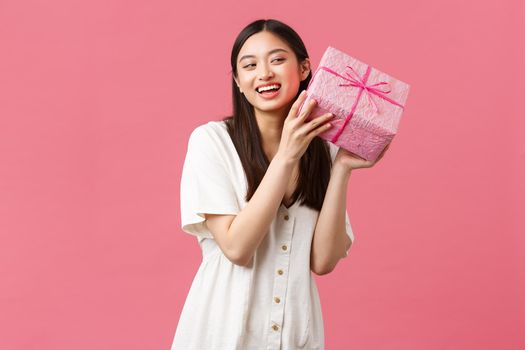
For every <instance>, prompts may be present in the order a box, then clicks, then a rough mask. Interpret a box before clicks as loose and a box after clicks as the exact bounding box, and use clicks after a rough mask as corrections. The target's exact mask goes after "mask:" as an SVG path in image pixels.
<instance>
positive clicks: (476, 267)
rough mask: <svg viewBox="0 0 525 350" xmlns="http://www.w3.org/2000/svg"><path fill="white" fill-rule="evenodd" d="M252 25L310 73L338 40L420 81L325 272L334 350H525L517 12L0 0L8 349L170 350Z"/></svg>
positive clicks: (499, 8) (2, 297)
mask: <svg viewBox="0 0 525 350" xmlns="http://www.w3.org/2000/svg"><path fill="white" fill-rule="evenodd" d="M258 18H276V19H280V20H282V21H284V22H286V23H288V24H290V25H291V26H292V27H293V28H294V29H296V30H297V31H298V33H299V34H300V35H301V36H302V38H303V40H304V41H305V43H306V46H307V49H308V50H309V53H310V57H311V60H312V62H313V64H314V66H317V64H318V62H319V59H320V56H321V54H322V53H323V51H324V49H325V48H326V46H327V45H329V44H330V45H333V46H334V47H337V48H340V49H342V50H345V51H347V52H348V53H350V54H352V55H354V56H355V57H357V58H359V59H361V60H363V61H365V62H367V63H369V64H371V65H373V66H375V67H377V68H378V69H381V70H384V71H385V72H388V73H391V74H392V75H393V76H396V77H399V78H400V79H402V80H404V81H406V82H408V83H409V84H411V93H410V96H409V98H408V101H407V109H406V112H405V114H404V115H403V118H402V120H401V126H400V130H399V133H398V135H397V136H396V138H395V139H394V141H393V144H392V146H391V148H390V149H389V151H388V152H387V154H386V156H385V158H384V159H383V160H382V161H381V162H380V163H378V164H377V165H376V167H374V168H372V169H361V170H357V171H355V172H354V173H353V174H352V176H351V179H350V185H349V190H348V208H349V214H350V218H351V221H352V224H353V227H354V231H355V234H356V244H355V246H354V247H353V248H352V250H351V254H350V256H349V258H348V259H346V260H343V261H341V262H340V264H339V265H338V266H337V268H336V270H335V271H334V272H333V273H331V274H329V275H326V276H322V277H316V279H317V281H318V283H319V289H320V294H321V299H322V303H323V304H322V305H323V310H324V317H325V329H326V332H325V333H326V334H325V335H326V347H327V349H330V350H331V349H374V350H377V349H388V350H393V349H400V350H401V349H403V350H407V349H418V350H419V349H436V350H437V349H439V350H443V349H476V350H482V349H524V348H525V333H523V330H524V329H525V261H524V255H525V248H524V247H525V238H524V235H523V233H524V232H525V230H524V225H523V223H522V222H521V221H520V219H521V218H522V217H523V208H524V207H525V200H524V197H525V196H524V195H525V186H524V184H523V181H522V180H523V178H525V146H524V142H523V139H524V137H525V122H524V114H523V109H522V108H523V107H522V106H523V99H524V97H523V96H522V95H523V81H524V78H525V74H524V69H523V62H524V61H525V57H524V54H523V53H524V47H523V33H525V28H524V26H523V24H520V23H518V22H519V21H522V20H523V18H525V11H524V5H523V2H522V1H517V0H516V1H485V2H480V1H474V0H470V1H457V0H454V1H453V0H443V1H439V2H437V1H436V2H432V3H430V2H422V1H416V0H401V1H386V0H382V1H361V2H358V1H353V2H350V1H330V0H325V1H322V2H313V1H289V2H285V3H284V2H282V1H270V0H268V1H264V2H257V3H248V2H231V3H226V2H221V3H214V2H211V1H210V2H208V3H204V2H198V1H193V2H191V5H188V6H182V5H179V4H177V3H176V2H175V1H159V0H156V1H148V2H146V1H115V0H104V1H101V0H96V1H83V2H80V1H58V0H55V1H52V2H49V1H15V0H4V1H2V2H1V3H0V49H1V52H0V284H1V285H0V348H1V349H10V350H11V349H12V350H18V349H24V350H30V349H46V350H47V349H53V350H62V349H76V350H82V349H97V350H100V349H103V350H105V349H128V350H131V349H148V350H149V349H168V348H169V347H170V345H171V341H172V338H173V334H174V332H175V328H176V325H177V321H178V317H179V314H180V311H181V309H182V306H183V303H184V300H185V297H186V294H187V292H188V290H189V287H190V284H191V282H192V279H193V276H194V274H195V272H196V271H197V268H198V265H199V263H200V260H201V255H200V250H199V247H198V245H197V242H196V239H195V238H193V237H191V236H189V235H187V234H184V233H183V232H182V231H181V230H180V227H179V225H180V218H179V213H180V212H179V180H180V174H181V170H182V164H183V160H184V156H185V152H186V145H187V139H188V136H189V134H190V132H191V131H192V130H193V128H195V127H196V126H197V125H200V124H202V123H205V122H207V121H209V120H218V119H220V118H221V117H222V116H224V115H227V114H229V113H230V104H231V98H230V75H229V69H230V67H229V55H230V50H231V46H232V44H233V40H234V39H235V36H236V35H237V34H238V32H239V31H240V30H241V29H242V28H243V27H244V26H245V25H246V24H248V23H249V22H251V21H252V20H254V19H258ZM520 179H521V180H520ZM520 209H521V210H520Z"/></svg>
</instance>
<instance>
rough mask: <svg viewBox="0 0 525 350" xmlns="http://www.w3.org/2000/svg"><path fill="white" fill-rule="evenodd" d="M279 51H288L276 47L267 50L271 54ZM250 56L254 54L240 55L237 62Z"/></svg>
mask: <svg viewBox="0 0 525 350" xmlns="http://www.w3.org/2000/svg"><path fill="white" fill-rule="evenodd" d="M279 51H283V52H288V51H287V50H285V49H281V48H277V49H273V50H270V51H268V55H271V54H272V53H275V52H279ZM251 57H255V56H254V55H244V56H242V57H241V58H240V59H239V62H241V61H242V60H243V59H245V58H251Z"/></svg>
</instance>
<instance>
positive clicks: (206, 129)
mask: <svg viewBox="0 0 525 350" xmlns="http://www.w3.org/2000/svg"><path fill="white" fill-rule="evenodd" d="M227 134H228V131H227V129H226V123H225V122H224V121H209V122H207V123H205V124H201V125H198V126H197V127H195V129H193V131H192V132H191V134H190V138H189V142H190V143H197V142H200V143H205V144H208V145H209V143H210V142H212V143H213V142H221V143H222V142H224V138H225V135H227Z"/></svg>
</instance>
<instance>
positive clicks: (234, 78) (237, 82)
mask: <svg viewBox="0 0 525 350" xmlns="http://www.w3.org/2000/svg"><path fill="white" fill-rule="evenodd" d="M233 80H235V84H237V87H238V88H239V91H240V93H241V94H242V90H241V87H240V86H239V81H238V80H237V78H236V77H235V76H233Z"/></svg>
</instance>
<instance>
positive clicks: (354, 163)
mask: <svg viewBox="0 0 525 350" xmlns="http://www.w3.org/2000/svg"><path fill="white" fill-rule="evenodd" d="M388 147H390V144H388V145H386V147H385V148H384V149H383V151H381V153H380V154H379V156H378V157H377V159H376V160H375V161H374V162H372V161H369V160H365V159H363V158H361V157H359V156H358V155H356V154H354V153H352V152H348V151H347V150H345V149H344V148H339V151H337V155H336V156H335V160H334V166H336V165H337V166H338V167H343V168H344V169H346V170H347V171H351V170H353V169H359V168H370V167H372V166H374V165H375V164H377V162H378V161H379V160H381V158H383V156H384V155H385V152H386V150H387V149H388Z"/></svg>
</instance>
